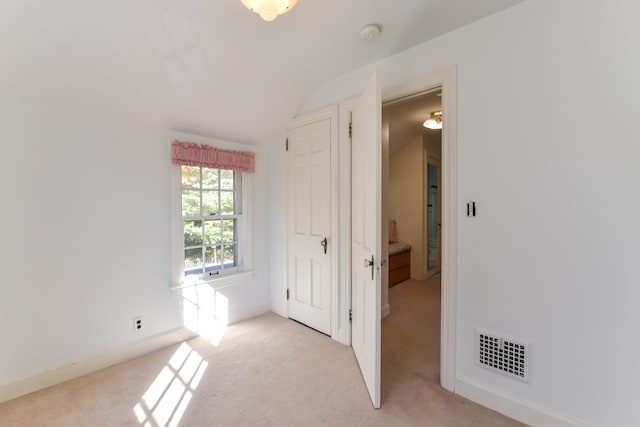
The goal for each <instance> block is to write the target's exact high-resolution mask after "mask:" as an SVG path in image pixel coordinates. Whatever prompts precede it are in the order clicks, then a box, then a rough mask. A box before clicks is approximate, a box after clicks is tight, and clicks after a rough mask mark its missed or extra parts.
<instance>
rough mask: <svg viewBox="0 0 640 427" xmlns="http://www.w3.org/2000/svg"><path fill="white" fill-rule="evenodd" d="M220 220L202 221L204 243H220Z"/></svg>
mask: <svg viewBox="0 0 640 427" xmlns="http://www.w3.org/2000/svg"><path fill="white" fill-rule="evenodd" d="M221 223H222V221H220V220H215V221H205V222H204V239H205V242H204V244H205V245H212V244H214V243H222V242H221V241H220V231H221V230H220V226H221V225H222V224H221Z"/></svg>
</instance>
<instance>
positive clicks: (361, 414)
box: [0, 278, 520, 427]
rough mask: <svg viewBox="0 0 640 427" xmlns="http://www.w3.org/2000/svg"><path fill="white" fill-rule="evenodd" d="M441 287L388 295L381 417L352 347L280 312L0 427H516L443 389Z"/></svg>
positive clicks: (114, 375) (62, 392) (58, 391)
mask: <svg viewBox="0 0 640 427" xmlns="http://www.w3.org/2000/svg"><path fill="white" fill-rule="evenodd" d="M439 292H440V289H439V278H437V279H431V280H430V281H427V282H416V281H411V280H410V281H407V282H404V283H402V284H400V285H398V286H395V287H393V288H392V289H391V290H390V299H391V304H392V315H391V316H389V317H388V318H387V319H385V320H384V321H383V372H382V381H383V383H382V384H383V386H382V388H383V394H382V408H381V409H379V410H375V409H373V408H372V406H371V403H370V401H369V396H368V394H367V392H366V388H365V386H364V383H363V380H362V377H361V375H360V372H359V370H358V367H357V362H356V360H355V357H354V356H353V352H352V350H351V348H349V347H346V346H343V345H341V344H338V343H336V342H335V341H332V340H331V339H330V338H328V337H326V336H324V335H322V334H320V333H317V332H315V331H313V330H311V329H308V328H306V327H304V326H302V325H299V324H298V323H295V322H293V321H291V320H287V319H283V318H281V317H278V316H276V315H274V314H265V315H262V316H259V317H257V318H254V319H251V320H248V321H246V322H242V323H239V324H236V325H233V326H230V327H229V328H227V330H226V332H225V334H224V336H223V338H222V340H221V342H220V344H219V345H218V346H214V345H213V344H212V343H211V342H209V341H206V340H205V339H203V338H196V339H193V340H190V341H188V342H186V343H183V344H181V345H175V346H171V347H168V348H166V349H163V350H160V351H156V352H154V353H151V354H148V355H146V356H143V357H140V358H137V359H134V360H131V361H128V362H125V363H122V364H119V365H116V366H113V367H110V368H107V369H104V370H101V371H99V372H95V373H93V374H90V375H86V376H84V377H81V378H77V379H75V380H72V381H69V382H66V383H63V384H60V385H57V386H54V387H51V388H48V389H46V390H42V391H39V392H36V393H32V394H30V395H27V396H24V397H21V398H19V399H15V400H13V401H9V402H5V403H3V404H0V426H139V425H149V426H168V425H181V426H492V427H493V426H514V425H520V424H519V423H516V422H515V421H513V420H511V419H508V418H506V417H503V416H502V415H500V414H498V413H496V412H493V411H490V410H488V409H486V408H482V407H480V406H478V405H476V404H474V403H472V402H469V401H467V400H465V399H463V398H461V397H459V396H456V395H454V394H451V393H448V392H446V391H444V390H442V389H441V388H440V386H439V385H438V375H439V367H438V354H439V353H438V352H439V350H438V342H439V326H438V322H439Z"/></svg>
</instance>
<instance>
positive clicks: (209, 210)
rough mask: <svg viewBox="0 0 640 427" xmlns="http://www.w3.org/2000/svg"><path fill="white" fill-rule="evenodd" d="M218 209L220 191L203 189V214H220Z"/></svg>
mask: <svg viewBox="0 0 640 427" xmlns="http://www.w3.org/2000/svg"><path fill="white" fill-rule="evenodd" d="M219 214H220V213H219V209H218V192H217V191H203V192H202V215H203V216H205V215H219Z"/></svg>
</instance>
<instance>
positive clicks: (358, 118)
mask: <svg viewBox="0 0 640 427" xmlns="http://www.w3.org/2000/svg"><path fill="white" fill-rule="evenodd" d="M381 116H382V104H381V94H380V86H379V84H378V76H377V74H374V75H373V77H372V78H371V80H370V81H369V83H368V84H367V87H366V89H365V91H364V93H363V94H362V96H360V98H359V99H358V100H357V102H356V104H355V107H354V109H353V113H352V139H351V141H352V145H351V152H352V155H351V186H352V188H351V190H352V191H351V197H352V199H351V200H352V202H351V203H352V205H351V209H352V210H351V216H352V217H351V221H352V236H351V244H352V246H351V251H352V252H351V262H352V275H353V277H352V282H351V283H352V285H351V286H352V288H351V304H352V324H351V334H352V337H351V340H352V346H353V351H354V353H355V355H356V358H357V359H358V364H359V365H360V370H361V371H362V376H363V377H364V381H365V383H366V384H367V389H368V390H369V395H370V396H371V401H372V402H373V406H374V408H379V407H380V315H381V313H380V309H381V307H380V304H381V284H380V278H381V274H380V272H381V265H380V254H381V253H382V252H381V241H380V239H381V231H382V228H381V217H382V178H381V177H382V141H381V127H382V123H381V120H382V118H381Z"/></svg>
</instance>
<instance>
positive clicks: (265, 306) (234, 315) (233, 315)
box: [227, 302, 271, 325]
mask: <svg viewBox="0 0 640 427" xmlns="http://www.w3.org/2000/svg"><path fill="white" fill-rule="evenodd" d="M269 311H271V305H270V304H269V303H268V302H263V303H261V304H258V305H254V306H253V307H248V308H243V309H242V310H234V311H232V312H230V313H229V318H228V320H227V324H229V325H232V324H234V323H238V322H241V321H243V320H247V319H251V318H252V317H256V316H260V315H261V314H264V313H268V312H269Z"/></svg>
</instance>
